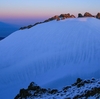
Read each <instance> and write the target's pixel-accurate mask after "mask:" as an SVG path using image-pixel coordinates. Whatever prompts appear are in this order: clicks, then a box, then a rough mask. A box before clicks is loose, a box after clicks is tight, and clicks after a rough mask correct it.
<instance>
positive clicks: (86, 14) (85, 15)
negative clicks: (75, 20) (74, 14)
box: [84, 12, 93, 17]
mask: <svg viewBox="0 0 100 99" xmlns="http://www.w3.org/2000/svg"><path fill="white" fill-rule="evenodd" d="M84 17H93V15H92V14H91V13H89V12H85V13H84Z"/></svg>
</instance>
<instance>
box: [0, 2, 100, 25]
mask: <svg viewBox="0 0 100 99" xmlns="http://www.w3.org/2000/svg"><path fill="white" fill-rule="evenodd" d="M99 11H100V0H0V21H4V22H8V23H13V24H30V23H32V22H33V21H34V22H35V21H40V20H44V19H45V18H48V17H51V16H54V15H58V14H61V13H71V14H74V15H77V14H78V13H80V12H81V13H82V14H84V13H85V12H90V13H92V14H94V15H96V14H97V12H99Z"/></svg>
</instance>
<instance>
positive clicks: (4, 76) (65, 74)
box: [0, 18, 100, 99]
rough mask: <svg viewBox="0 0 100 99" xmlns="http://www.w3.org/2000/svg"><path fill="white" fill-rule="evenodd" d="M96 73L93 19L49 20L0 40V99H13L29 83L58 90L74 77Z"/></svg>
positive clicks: (98, 36)
mask: <svg viewBox="0 0 100 99" xmlns="http://www.w3.org/2000/svg"><path fill="white" fill-rule="evenodd" d="M99 71H100V20H98V19H95V18H76V19H73V18H71V19H66V20H61V21H51V22H48V23H43V24H39V25H37V26H35V27H33V28H30V29H25V30H19V31H16V32H14V33H13V34H11V35H10V36H8V37H7V38H5V39H4V40H2V41H0V99H6V98H5V97H6V96H5V93H6V94H7V95H8V96H9V97H10V99H13V97H14V96H15V95H16V93H18V91H19V89H20V88H22V87H24V88H25V87H26V86H27V85H28V84H29V83H30V82H31V81H34V82H36V83H37V84H39V85H40V86H42V87H46V88H49V87H50V88H62V87H64V86H65V85H66V84H71V83H73V82H74V81H75V79H76V78H78V77H81V78H91V77H95V78H99V77H100V72H99ZM5 89H6V90H5ZM9 93H12V94H9Z"/></svg>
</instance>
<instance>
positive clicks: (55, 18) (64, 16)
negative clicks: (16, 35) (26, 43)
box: [20, 12, 100, 30]
mask: <svg viewBox="0 0 100 99" xmlns="http://www.w3.org/2000/svg"><path fill="white" fill-rule="evenodd" d="M80 17H95V16H94V15H92V14H91V13H89V12H85V13H84V15H82V14H81V13H79V14H78V18H80ZM67 18H76V17H75V16H74V15H70V14H69V13H68V14H61V15H55V16H53V17H51V18H49V19H47V20H45V21H43V22H37V23H35V24H34V25H28V26H24V27H21V28H20V30H23V29H29V28H31V27H33V26H35V25H38V24H41V23H45V22H49V21H53V20H57V21H59V20H64V19H67ZM96 18H98V19H100V13H98V14H97V15H96Z"/></svg>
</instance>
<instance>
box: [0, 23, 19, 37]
mask: <svg viewBox="0 0 100 99" xmlns="http://www.w3.org/2000/svg"><path fill="white" fill-rule="evenodd" d="M18 29H19V26H16V25H12V24H7V23H4V22H0V37H6V36H8V35H10V34H11V33H13V32H15V31H17V30H18Z"/></svg>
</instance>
